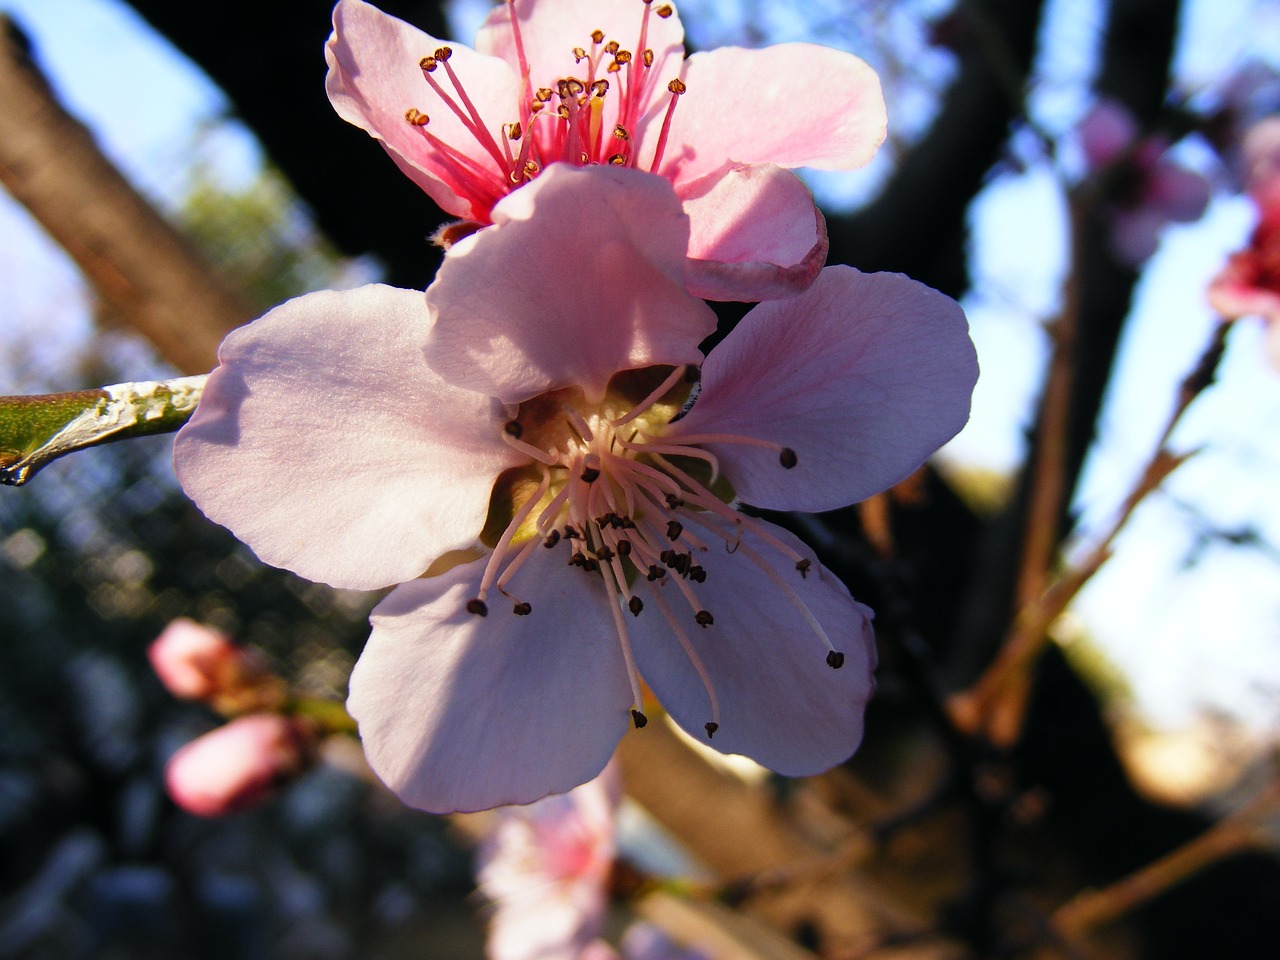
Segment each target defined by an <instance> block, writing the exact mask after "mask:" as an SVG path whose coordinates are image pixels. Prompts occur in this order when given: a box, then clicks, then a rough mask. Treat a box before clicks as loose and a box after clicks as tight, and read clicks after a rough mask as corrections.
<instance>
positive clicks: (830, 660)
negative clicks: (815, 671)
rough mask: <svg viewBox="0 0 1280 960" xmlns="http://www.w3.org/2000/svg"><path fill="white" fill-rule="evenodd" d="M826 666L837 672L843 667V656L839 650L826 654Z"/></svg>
mask: <svg viewBox="0 0 1280 960" xmlns="http://www.w3.org/2000/svg"><path fill="white" fill-rule="evenodd" d="M827 666H828V667H830V668H831V669H832V670H839V669H840V668H841V667H843V666H844V654H843V653H841V652H840V651H839V650H832V651H831V652H830V653H828V654H827Z"/></svg>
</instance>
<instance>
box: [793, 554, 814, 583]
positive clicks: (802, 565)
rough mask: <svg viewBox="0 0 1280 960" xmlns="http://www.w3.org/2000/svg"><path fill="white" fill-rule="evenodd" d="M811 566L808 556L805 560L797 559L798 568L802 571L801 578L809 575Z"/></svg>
mask: <svg viewBox="0 0 1280 960" xmlns="http://www.w3.org/2000/svg"><path fill="white" fill-rule="evenodd" d="M810 566H811V564H810V563H809V560H808V558H805V559H804V560H797V561H796V569H797V570H799V571H800V577H801V579H804V578H805V577H807V576H808V575H809V567H810Z"/></svg>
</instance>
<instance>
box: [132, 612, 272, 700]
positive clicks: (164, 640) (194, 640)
mask: <svg viewBox="0 0 1280 960" xmlns="http://www.w3.org/2000/svg"><path fill="white" fill-rule="evenodd" d="M147 657H148V658H149V659H150V661H151V667H152V669H153V670H155V672H156V676H157V677H159V678H160V682H161V683H163V684H164V686H165V689H167V690H168V691H169V692H170V693H172V694H173V695H174V696H175V697H180V698H182V699H184V700H199V701H202V702H204V703H210V704H213V705H214V706H215V708H216V709H223V708H226V712H229V713H234V712H239V711H242V710H245V709H263V708H266V707H271V706H275V705H276V704H278V703H279V701H280V699H281V696H282V693H283V690H282V686H281V684H280V682H279V679H278V678H277V677H275V676H274V675H273V674H272V673H271V672H270V670H269V669H268V667H267V665H266V663H265V661H264V660H263V659H262V657H261V656H259V655H258V654H256V653H255V652H254V651H252V650H250V649H248V648H247V647H244V646H241V645H240V644H238V643H235V642H234V641H233V640H231V638H229V637H227V636H225V635H223V634H221V633H219V632H218V631H216V630H212V629H210V628H209V627H206V626H203V625H201V624H198V623H196V622H195V621H194V620H188V619H186V618H185V617H181V618H178V619H176V620H173V621H171V622H170V624H169V625H168V626H167V627H165V628H164V630H163V631H162V632H161V634H160V636H158V637H157V638H156V639H155V641H154V642H153V643H152V644H151V646H150V647H148V648H147Z"/></svg>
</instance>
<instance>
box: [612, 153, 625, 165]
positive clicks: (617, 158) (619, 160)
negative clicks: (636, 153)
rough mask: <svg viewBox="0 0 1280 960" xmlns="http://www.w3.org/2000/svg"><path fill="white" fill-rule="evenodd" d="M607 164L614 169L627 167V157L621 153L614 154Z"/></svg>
mask: <svg viewBox="0 0 1280 960" xmlns="http://www.w3.org/2000/svg"><path fill="white" fill-rule="evenodd" d="M609 162H610V163H611V164H613V165H614V166H615V167H625V166H626V165H627V156H626V154H623V153H615V154H614V155H613V156H612V157H610V158H609Z"/></svg>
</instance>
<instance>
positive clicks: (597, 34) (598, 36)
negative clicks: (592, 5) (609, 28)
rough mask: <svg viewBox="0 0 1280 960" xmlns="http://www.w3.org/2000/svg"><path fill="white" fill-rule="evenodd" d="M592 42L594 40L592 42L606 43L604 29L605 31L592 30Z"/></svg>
mask: <svg viewBox="0 0 1280 960" xmlns="http://www.w3.org/2000/svg"><path fill="white" fill-rule="evenodd" d="M591 42H592V43H604V31H603V30H592V31H591Z"/></svg>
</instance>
